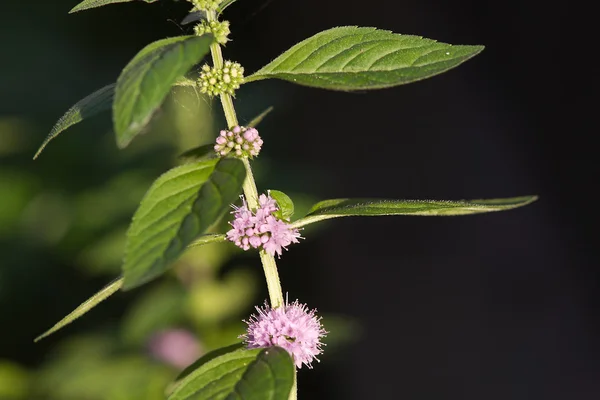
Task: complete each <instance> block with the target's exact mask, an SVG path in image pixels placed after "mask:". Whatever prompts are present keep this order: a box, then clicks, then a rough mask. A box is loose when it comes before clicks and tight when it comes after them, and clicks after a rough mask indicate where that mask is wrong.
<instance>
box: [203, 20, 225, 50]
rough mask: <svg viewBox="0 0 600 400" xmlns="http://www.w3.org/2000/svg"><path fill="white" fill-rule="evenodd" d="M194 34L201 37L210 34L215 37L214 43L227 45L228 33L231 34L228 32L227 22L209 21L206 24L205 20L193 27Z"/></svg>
mask: <svg viewBox="0 0 600 400" xmlns="http://www.w3.org/2000/svg"><path fill="white" fill-rule="evenodd" d="M194 32H195V33H196V35H198V36H202V35H204V34H206V33H212V34H213V36H214V37H215V39H216V41H217V42H218V43H220V44H225V43H227V41H228V40H229V39H228V36H229V33H231V32H230V30H229V21H223V22H219V21H210V22H208V21H206V20H203V21H202V22H200V23H199V24H198V25H196V26H195V27H194Z"/></svg>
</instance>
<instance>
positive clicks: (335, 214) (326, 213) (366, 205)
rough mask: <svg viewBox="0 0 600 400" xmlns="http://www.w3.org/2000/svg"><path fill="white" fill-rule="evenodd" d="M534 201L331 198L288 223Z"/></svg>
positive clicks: (474, 210) (468, 210) (471, 210)
mask: <svg viewBox="0 0 600 400" xmlns="http://www.w3.org/2000/svg"><path fill="white" fill-rule="evenodd" d="M536 200H537V196H523V197H513V198H506V199H490V200H462V201H446V200H377V199H333V200H324V201H321V202H319V203H317V204H315V205H314V206H313V207H312V208H311V210H310V211H309V212H308V214H307V215H306V216H305V217H304V218H301V219H299V220H297V221H295V222H294V223H293V224H292V226H294V227H296V228H299V227H301V226H305V225H309V224H312V223H315V222H319V221H323V220H326V219H330V218H339V217H356V216H364V217H367V216H379V215H424V216H447V215H467V214H478V213H485V212H492V211H503V210H510V209H511V208H517V207H522V206H526V205H527V204H530V203H533V202H534V201H536Z"/></svg>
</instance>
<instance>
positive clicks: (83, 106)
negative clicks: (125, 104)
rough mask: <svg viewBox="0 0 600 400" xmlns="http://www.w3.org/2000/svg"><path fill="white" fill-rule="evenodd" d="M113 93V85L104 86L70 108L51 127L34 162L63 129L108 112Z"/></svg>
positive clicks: (34, 157)
mask: <svg viewBox="0 0 600 400" xmlns="http://www.w3.org/2000/svg"><path fill="white" fill-rule="evenodd" d="M114 93H115V84H114V83H113V84H110V85H107V86H104V87H103V88H102V89H99V90H96V91H95V92H94V93H92V94H90V95H89V96H87V97H85V98H83V99H81V100H79V101H78V102H77V103H75V105H74V106H73V107H71V108H70V109H69V110H68V111H67V112H66V113H65V115H63V116H62V117H60V119H59V120H58V122H57V123H56V124H55V125H54V127H52V130H51V131H50V134H48V136H47V137H46V139H45V140H44V143H42V145H41V146H40V148H39V149H38V151H37V152H36V153H35V155H34V156H33V159H34V160H35V159H36V158H38V156H39V155H40V153H41V152H42V150H44V148H45V147H46V146H47V145H48V143H50V141H51V140H52V139H54V138H55V137H57V136H58V135H59V134H60V133H61V132H62V131H64V130H65V129H67V128H69V127H71V126H73V125H75V124H77V123H79V122H81V121H83V120H84V119H85V118H89V117H91V116H94V115H96V114H98V113H100V112H102V111H106V110H110V108H111V105H112V100H113V96H114Z"/></svg>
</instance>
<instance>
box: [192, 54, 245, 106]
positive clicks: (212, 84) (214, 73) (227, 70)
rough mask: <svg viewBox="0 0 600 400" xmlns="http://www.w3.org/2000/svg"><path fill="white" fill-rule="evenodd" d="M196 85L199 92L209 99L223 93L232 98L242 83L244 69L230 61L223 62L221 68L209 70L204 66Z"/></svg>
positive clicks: (209, 68)
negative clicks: (205, 94) (206, 95)
mask: <svg viewBox="0 0 600 400" xmlns="http://www.w3.org/2000/svg"><path fill="white" fill-rule="evenodd" d="M198 83H199V87H200V91H201V92H202V93H207V94H208V95H209V96H211V97H213V96H219V95H221V94H223V93H227V94H230V95H232V96H233V95H234V94H235V91H236V90H237V89H239V88H240V85H241V84H242V83H244V67H242V66H241V65H240V64H239V63H234V62H232V61H225V64H224V65H223V68H214V67H213V68H211V67H209V66H208V65H204V66H203V67H202V72H201V73H200V78H199V79H198Z"/></svg>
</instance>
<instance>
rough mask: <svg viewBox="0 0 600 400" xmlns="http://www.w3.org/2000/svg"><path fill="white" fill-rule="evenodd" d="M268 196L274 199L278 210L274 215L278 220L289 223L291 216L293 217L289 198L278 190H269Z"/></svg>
mask: <svg viewBox="0 0 600 400" xmlns="http://www.w3.org/2000/svg"><path fill="white" fill-rule="evenodd" d="M269 195H270V196H271V197H272V198H273V199H275V201H276V202H277V205H278V206H279V210H278V211H277V212H276V213H275V216H276V217H277V218H280V219H284V220H286V221H289V220H290V218H291V217H292V215H294V202H293V201H292V199H290V197H289V196H288V195H287V194H285V193H283V192H280V191H279V190H269Z"/></svg>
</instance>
